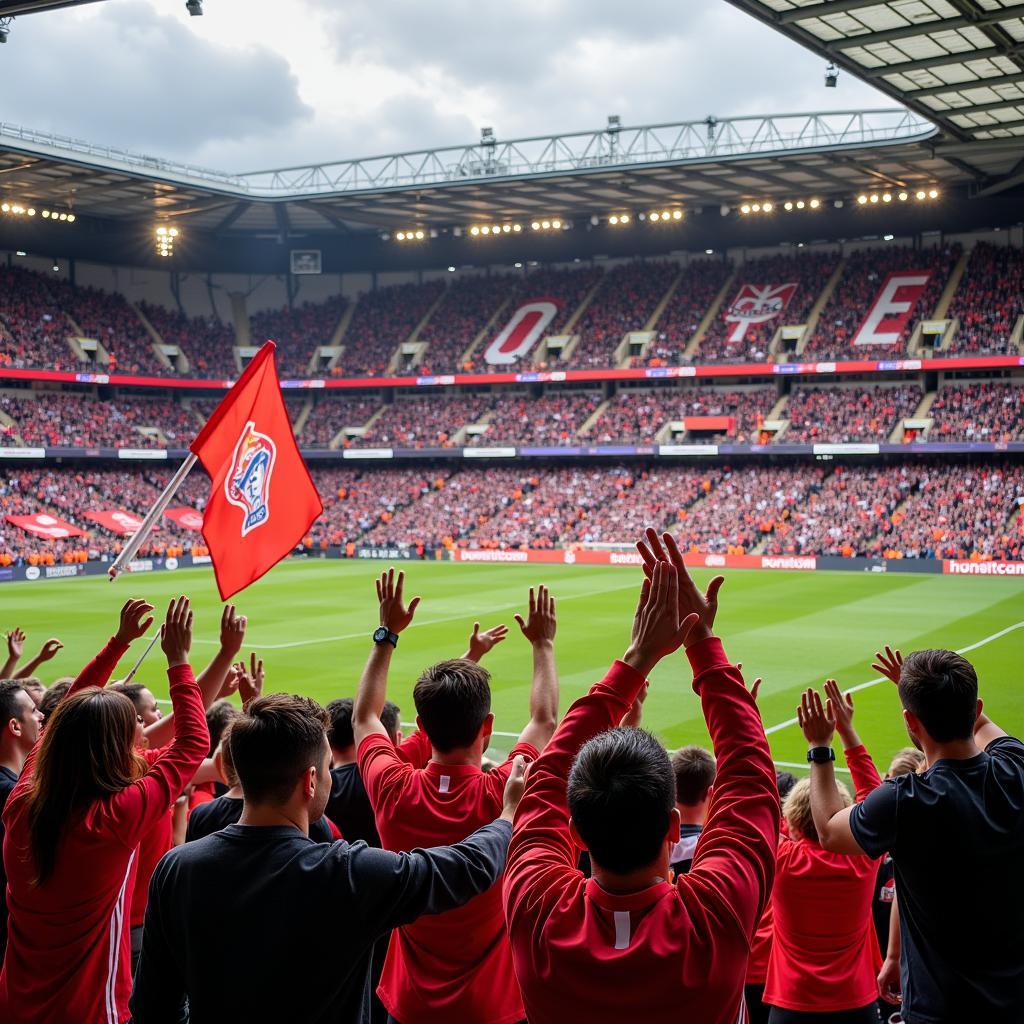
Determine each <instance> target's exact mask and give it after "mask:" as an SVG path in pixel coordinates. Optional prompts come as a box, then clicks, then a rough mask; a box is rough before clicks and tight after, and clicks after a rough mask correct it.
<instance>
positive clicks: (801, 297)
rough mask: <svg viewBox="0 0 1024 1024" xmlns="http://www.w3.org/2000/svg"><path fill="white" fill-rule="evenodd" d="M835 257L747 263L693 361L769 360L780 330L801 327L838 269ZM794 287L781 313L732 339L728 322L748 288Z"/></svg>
mask: <svg viewBox="0 0 1024 1024" xmlns="http://www.w3.org/2000/svg"><path fill="white" fill-rule="evenodd" d="M837 259H838V256H837V255H836V254H835V253H823V252H803V253H800V254H799V255H794V256H789V255H778V256H758V257H756V258H754V259H751V260H748V261H747V262H746V263H744V264H743V265H742V266H741V267H740V268H739V270H738V271H737V273H736V279H735V281H734V282H733V284H732V287H731V289H730V294H729V295H727V296H726V299H725V303H724V304H723V306H722V309H721V312H720V313H719V315H718V316H717V317H716V318H715V321H714V323H712V325H711V326H710V327H709V328H708V332H707V334H706V335H705V336H704V339H703V340H702V341H701V343H700V346H699V347H698V349H697V352H696V354H695V356H694V359H693V361H694V362H697V363H745V362H756V361H763V360H765V359H767V358H768V349H769V346H770V345H771V341H772V338H773V337H774V335H775V331H776V329H777V328H779V327H781V326H783V325H785V324H802V323H803V322H804V320H805V319H806V317H807V314H808V313H809V312H810V311H811V307H812V306H813V305H814V303H815V302H816V301H817V299H818V296H819V295H820V294H821V291H822V289H823V288H824V286H825V283H826V282H827V281H828V279H829V277H830V275H831V274H832V271H833V270H834V269H835V266H836V261H837ZM786 284H795V285H796V288H795V289H794V291H793V294H792V298H790V300H789V303H788V304H787V306H786V308H785V309H784V310H782V312H781V313H780V314H779V315H778V316H775V317H773V318H771V319H770V320H767V321H765V322H763V323H753V324H749V325H748V326H747V328H746V332H745V334H744V337H743V338H742V340H740V341H736V342H733V341H730V340H729V338H730V337H731V335H732V332H733V330H734V328H735V326H736V325H735V324H733V323H730V322H728V321H727V320H726V319H725V318H726V316H728V315H729V311H730V309H731V308H732V304H733V302H734V301H735V300H736V298H737V296H738V295H739V294H740V293H741V291H742V289H743V288H744V287H745V286H754V287H760V288H765V287H769V286H771V287H777V286H782V285H786Z"/></svg>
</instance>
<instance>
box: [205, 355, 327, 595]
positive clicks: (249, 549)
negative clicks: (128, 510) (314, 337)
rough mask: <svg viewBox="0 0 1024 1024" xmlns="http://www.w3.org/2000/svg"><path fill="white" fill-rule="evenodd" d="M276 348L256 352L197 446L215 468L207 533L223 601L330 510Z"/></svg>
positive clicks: (270, 564)
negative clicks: (287, 399) (307, 456)
mask: <svg viewBox="0 0 1024 1024" xmlns="http://www.w3.org/2000/svg"><path fill="white" fill-rule="evenodd" d="M276 347H277V346H276V345H275V344H274V343H273V342H272V341H268V342H267V343H266V344H265V345H264V346H263V347H262V348H261V349H260V350H259V352H257V353H256V356H255V357H254V358H253V360H252V362H250V363H249V365H248V366H247V367H246V368H245V371H244V372H243V373H242V376H241V377H239V378H238V381H237V382H236V383H235V385H234V387H233V388H232V389H231V390H230V391H229V392H228V394H227V395H226V396H225V397H224V399H223V400H222V401H221V403H220V405H218V406H217V408H216V409H215V410H214V411H213V415H212V416H211V417H210V419H209V421H208V422H207V424H206V426H205V427H203V429H202V430H201V431H200V432H199V434H198V436H197V437H196V439H195V440H194V441H193V442H192V444H191V445H190V446H189V448H190V450H191V451H192V453H193V454H194V455H196V456H197V458H198V459H199V461H200V462H202V464H203V466H204V467H205V468H206V471H207V472H208V473H209V474H210V481H211V486H210V498H209V501H208V502H207V504H206V508H205V509H204V510H203V538H204V539H205V541H206V546H207V547H208V548H209V549H210V556H211V558H212V559H213V568H214V573H215V574H216V577H217V588H218V590H219V591H220V596H221V600H223V601H226V600H227V599H228V598H229V597H231V595H232V594H237V593H238V591H239V590H242V589H243V588H245V587H247V586H249V584H250V583H254V582H255V581H256V580H258V579H259V578H260V577H261V576H262V575H263V574H264V573H266V572H267V571H268V570H269V569H271V568H273V566H275V565H276V564H277V563H278V562H279V561H280V560H281V559H282V558H284V557H285V556H286V555H287V554H289V553H290V552H291V551H293V550H294V549H295V547H296V546H297V545H298V544H299V543H300V542H301V541H302V538H303V537H304V536H305V535H306V533H307V531H308V530H309V528H310V526H312V524H313V522H314V521H315V520H316V518H317V517H318V516H319V515H320V513H321V512H323V503H322V502H321V501H320V495H319V494H318V493H317V490H316V486H315V485H314V484H313V481H312V479H311V477H310V475H309V470H308V469H307V468H306V463H305V461H304V460H303V458H302V455H301V454H300V453H299V447H298V445H297V444H296V442H295V435H294V433H293V432H292V424H291V418H290V417H289V416H288V410H287V409H286V407H285V404H284V397H283V396H282V394H281V387H280V384H279V383H278V379H277V368H276V366H275V365H274V350H275V349H276Z"/></svg>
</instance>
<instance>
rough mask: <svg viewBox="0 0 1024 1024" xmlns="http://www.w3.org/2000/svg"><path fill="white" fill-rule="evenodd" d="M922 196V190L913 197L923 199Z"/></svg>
mask: <svg viewBox="0 0 1024 1024" xmlns="http://www.w3.org/2000/svg"><path fill="white" fill-rule="evenodd" d="M924 197H925V193H924V191H923V190H922V191H920V192H918V193H917V195H916V196H915V197H914V198H915V199H924Z"/></svg>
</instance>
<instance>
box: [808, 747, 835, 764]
mask: <svg viewBox="0 0 1024 1024" xmlns="http://www.w3.org/2000/svg"><path fill="white" fill-rule="evenodd" d="M835 759H836V752H835V751H834V750H833V749H832V748H831V747H811V749H810V750H808V751H807V760H808V761H809V762H810V763H811V764H826V763H827V762H829V761H834V760H835Z"/></svg>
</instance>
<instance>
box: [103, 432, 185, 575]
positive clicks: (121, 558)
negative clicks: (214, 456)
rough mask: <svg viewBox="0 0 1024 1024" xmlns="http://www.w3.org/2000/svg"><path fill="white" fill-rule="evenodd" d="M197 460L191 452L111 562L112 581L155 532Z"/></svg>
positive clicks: (108, 572) (109, 572) (124, 569)
mask: <svg viewBox="0 0 1024 1024" xmlns="http://www.w3.org/2000/svg"><path fill="white" fill-rule="evenodd" d="M196 462H197V456H196V455H195V454H194V453H192V452H189V454H188V458H187V459H185V461H184V462H183V463H182V464H181V465H180V466H179V467H178V471H177V472H176V473H175V474H174V476H172V477H171V482H170V483H169V484H168V485H167V486H166V487H165V488H164V491H163V494H161V495H160V497H159V498H157V499H156V502H155V503H154V504H153V507H152V508H151V509H150V510H149V512H148V513H147V514H146V518H145V519H143V520H142V525H141V526H140V527H139V528H138V529H137V530H136V531H135V533H134V534H133V535H132V536H131V537H130V538H129V539H128V542H127V543H126V544H125V546H124V547H123V548H122V549H121V553H120V554H119V555H118V556H117V558H115V559H114V561H113V562H112V563H111V565H110V568H109V569H108V570H107V575H108V576H109V577H110V581H111V582H113V581H114V580H116V579H117V577H118V576H120V575H121V573H123V572H125V571H126V570H127V568H128V565H129V563H130V562H131V560H132V559H133V558H134V557H135V556H136V554H137V553H138V550H139V548H140V547H141V546H142V542H143V541H144V540H145V539H146V538H147V537H148V536H149V535H150V534H151V533H152V532H153V527H154V526H156V524H157V521H158V520H159V519H160V517H161V516H162V515H163V514H164V509H166V508H167V506H168V505H169V504H170V503H171V499H172V498H173V497H174V495H175V494H176V493H177V492H178V489H179V488H180V487H181V485H182V484H183V483H184V482H185V477H187V476H188V474H189V472H190V471H191V469H192V467H193V466H194V465H195V464H196Z"/></svg>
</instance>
